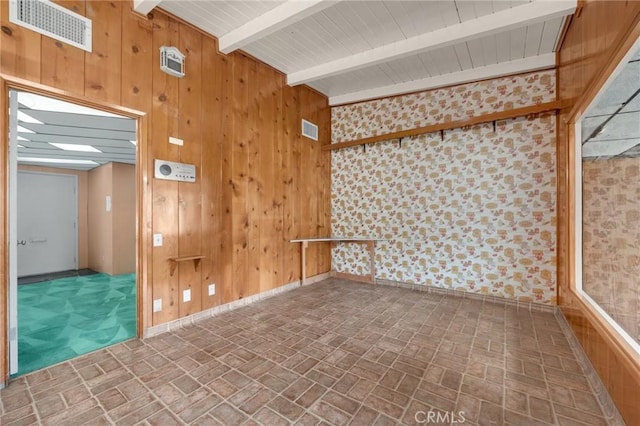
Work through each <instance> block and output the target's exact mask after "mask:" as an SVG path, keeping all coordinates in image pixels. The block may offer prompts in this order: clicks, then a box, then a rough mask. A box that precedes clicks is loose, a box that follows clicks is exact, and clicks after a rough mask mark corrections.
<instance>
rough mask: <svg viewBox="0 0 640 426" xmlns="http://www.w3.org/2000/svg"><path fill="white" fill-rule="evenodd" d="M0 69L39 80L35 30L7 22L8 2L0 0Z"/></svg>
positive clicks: (36, 34) (37, 37)
mask: <svg viewBox="0 0 640 426" xmlns="http://www.w3.org/2000/svg"><path fill="white" fill-rule="evenodd" d="M0 26H1V29H2V32H1V33H0V45H1V46H2V52H1V53H0V69H2V72H3V73H6V74H11V75H15V76H20V77H22V78H25V79H27V80H31V81H34V82H36V83H39V82H40V61H41V58H40V43H41V39H42V36H41V35H40V34H38V33H36V32H35V31H31V30H28V29H26V28H23V27H19V26H17V25H14V24H12V23H11V22H9V2H8V1H2V2H0Z"/></svg>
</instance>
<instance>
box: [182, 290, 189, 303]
mask: <svg viewBox="0 0 640 426" xmlns="http://www.w3.org/2000/svg"><path fill="white" fill-rule="evenodd" d="M182 301H183V302H191V289H189V288H188V289H186V290H184V291H183V292H182Z"/></svg>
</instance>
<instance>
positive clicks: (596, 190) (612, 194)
mask: <svg viewBox="0 0 640 426" xmlns="http://www.w3.org/2000/svg"><path fill="white" fill-rule="evenodd" d="M582 171H583V184H582V218H583V219H582V221H583V224H582V236H583V241H582V244H583V254H582V256H583V265H584V266H583V277H582V288H583V290H584V291H585V292H586V293H587V294H588V295H589V296H591V298H593V300H595V301H596V302H597V303H598V304H599V305H600V306H601V307H602V308H603V309H604V310H605V311H606V312H607V313H608V314H609V315H610V316H611V317H612V318H613V319H615V320H616V322H617V323H618V324H620V325H621V326H622V328H624V329H625V330H626V331H627V332H628V333H629V335H631V336H632V337H633V338H634V339H635V340H636V341H637V342H638V343H640V285H639V284H640V158H618V159H608V160H595V161H594V160H587V161H584V162H583V163H582Z"/></svg>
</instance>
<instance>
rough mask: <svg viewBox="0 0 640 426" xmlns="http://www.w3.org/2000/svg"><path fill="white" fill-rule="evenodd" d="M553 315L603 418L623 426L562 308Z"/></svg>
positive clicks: (612, 423)
mask: <svg viewBox="0 0 640 426" xmlns="http://www.w3.org/2000/svg"><path fill="white" fill-rule="evenodd" d="M555 316H556V320H557V321H558V324H560V328H561V329H562V332H563V333H564V336H565V337H566V338H567V341H568V342H569V346H570V347H571V350H572V351H573V354H574V355H575V357H576V360H577V361H578V364H580V367H581V368H582V371H583V372H584V375H585V376H586V377H587V381H588V382H589V386H591V390H592V391H593V393H594V395H595V396H596V399H597V400H598V404H600V408H601V409H602V413H603V414H604V416H605V420H606V421H607V424H610V425H621V426H624V425H625V422H624V419H623V418H622V416H621V415H620V412H619V411H618V408H617V407H616V405H615V404H614V402H613V400H612V399H611V396H610V395H609V392H607V388H606V387H605V385H604V383H602V380H601V379H600V376H598V373H597V372H596V370H595V368H593V364H591V361H590V360H589V357H588V356H587V354H586V353H585V351H584V349H583V348H582V345H581V344H580V341H579V340H578V338H577V337H576V335H575V333H574V332H573V330H572V329H571V326H570V325H569V322H568V321H567V318H566V317H565V316H564V313H563V312H562V310H561V309H557V310H556V313H555Z"/></svg>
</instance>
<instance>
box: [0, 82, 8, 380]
mask: <svg viewBox="0 0 640 426" xmlns="http://www.w3.org/2000/svg"><path fill="white" fill-rule="evenodd" d="M8 99H9V91H8V88H7V82H6V80H4V79H3V78H2V77H1V76H0V129H4V131H2V134H1V135H0V185H2V187H3V188H5V190H4V191H0V194H2V196H1V197H0V198H1V199H0V202H1V203H2V207H0V227H2V228H1V229H2V232H0V389H2V388H4V387H5V386H6V385H8V384H9V334H8V329H9V309H7V307H8V305H9V297H8V296H9V250H8V248H9V194H8V191H7V190H6V189H7V188H9V167H8V165H9V140H8V139H9V132H8V129H9V123H8V118H9V114H8V111H9V105H8V102H7V100H8Z"/></svg>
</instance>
